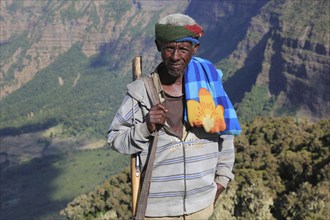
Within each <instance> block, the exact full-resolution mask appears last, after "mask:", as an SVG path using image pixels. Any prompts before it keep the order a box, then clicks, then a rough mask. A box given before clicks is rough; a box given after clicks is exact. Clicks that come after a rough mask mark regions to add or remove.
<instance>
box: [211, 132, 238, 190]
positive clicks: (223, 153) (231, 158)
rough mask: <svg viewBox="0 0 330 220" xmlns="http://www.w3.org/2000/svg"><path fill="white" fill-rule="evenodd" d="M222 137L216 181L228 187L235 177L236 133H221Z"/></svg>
mask: <svg viewBox="0 0 330 220" xmlns="http://www.w3.org/2000/svg"><path fill="white" fill-rule="evenodd" d="M221 139H222V143H220V146H219V153H218V165H217V170H216V177H215V181H216V183H219V184H220V185H222V186H223V187H225V188H226V187H227V185H228V183H229V182H230V181H231V180H232V179H234V174H233V173H232V170H233V166H234V162H235V150H234V135H221Z"/></svg>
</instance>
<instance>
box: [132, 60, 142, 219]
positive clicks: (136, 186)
mask: <svg viewBox="0 0 330 220" xmlns="http://www.w3.org/2000/svg"><path fill="white" fill-rule="evenodd" d="M132 70H133V72H132V73H133V81H134V80H136V79H138V78H140V77H141V75H142V56H136V57H134V58H133V60H132ZM139 162H140V161H139V158H138V155H137V154H132V155H131V178H132V182H131V184H132V214H133V217H134V216H135V214H136V207H137V199H138V195H139V190H140V177H141V172H140V167H139Z"/></svg>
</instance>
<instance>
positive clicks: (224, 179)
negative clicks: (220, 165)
mask: <svg viewBox="0 0 330 220" xmlns="http://www.w3.org/2000/svg"><path fill="white" fill-rule="evenodd" d="M215 182H216V183H218V184H220V185H221V186H223V187H224V188H227V186H228V183H229V182H230V179H229V178H228V177H225V176H217V177H216V178H215Z"/></svg>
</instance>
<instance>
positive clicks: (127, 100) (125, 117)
mask: <svg viewBox="0 0 330 220" xmlns="http://www.w3.org/2000/svg"><path fill="white" fill-rule="evenodd" d="M146 112H147V109H146V107H145V106H143V105H141V103H139V102H138V101H137V100H136V99H134V98H132V97H131V96H130V95H129V94H126V96H125V97H124V100H123V102H122V104H121V106H120V107H119V109H118V111H117V113H116V115H115V117H114V119H113V121H112V123H111V125H110V128H109V130H108V144H109V145H110V147H111V148H112V149H114V150H116V151H118V152H120V153H124V154H134V153H137V152H140V151H142V150H144V149H147V148H148V146H149V138H150V136H151V134H150V132H149V131H148V129H147V124H146V122H145V114H146Z"/></svg>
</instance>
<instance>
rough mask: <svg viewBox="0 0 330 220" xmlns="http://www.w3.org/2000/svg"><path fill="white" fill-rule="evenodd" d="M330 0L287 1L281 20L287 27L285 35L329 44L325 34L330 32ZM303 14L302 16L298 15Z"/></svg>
mask: <svg viewBox="0 0 330 220" xmlns="http://www.w3.org/2000/svg"><path fill="white" fill-rule="evenodd" d="M329 9H330V3H329V1H328V0H318V1H309V0H301V1H287V2H286V3H285V4H284V5H283V8H282V11H281V16H280V22H281V24H282V25H283V26H284V28H285V32H283V34H285V37H290V38H292V39H300V38H301V37H302V36H304V38H305V39H306V40H310V41H312V42H318V43H322V44H325V45H327V44H328V43H329V41H328V40H326V41H325V39H327V38H324V36H326V35H328V34H329V32H330V25H329ZM297 15H301V16H297Z"/></svg>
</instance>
